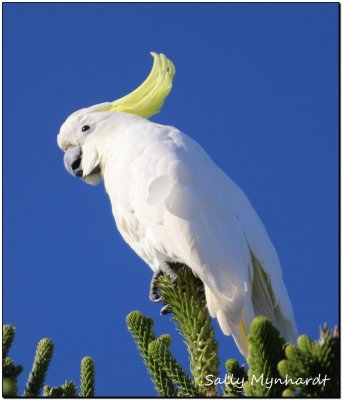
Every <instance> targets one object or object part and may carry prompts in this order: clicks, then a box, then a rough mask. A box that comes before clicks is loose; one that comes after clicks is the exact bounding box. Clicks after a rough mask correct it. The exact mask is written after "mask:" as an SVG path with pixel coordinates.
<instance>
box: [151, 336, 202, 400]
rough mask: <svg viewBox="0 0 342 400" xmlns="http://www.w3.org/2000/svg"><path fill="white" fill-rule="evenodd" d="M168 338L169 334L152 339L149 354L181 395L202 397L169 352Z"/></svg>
mask: <svg viewBox="0 0 342 400" xmlns="http://www.w3.org/2000/svg"><path fill="white" fill-rule="evenodd" d="M170 340H171V338H170V336H169V335H163V336H161V337H160V338H159V339H156V340H153V341H152V342H151V343H150V344H149V346H148V352H149V354H150V356H151V357H152V358H153V359H154V360H155V361H156V363H158V364H159V365H161V366H162V368H163V370H164V371H165V372H166V373H167V376H168V377H169V378H170V379H171V380H172V382H173V383H174V384H175V385H176V386H178V388H179V391H180V393H181V394H182V397H183V396H185V397H203V394H202V393H201V392H200V390H199V389H197V388H196V386H195V385H194V384H193V383H192V381H191V379H190V378H189V377H188V375H187V374H186V373H185V372H184V370H183V368H182V367H181V366H180V365H179V364H178V363H177V361H176V359H175V358H174V357H173V356H172V354H171V353H170V350H169V345H170Z"/></svg>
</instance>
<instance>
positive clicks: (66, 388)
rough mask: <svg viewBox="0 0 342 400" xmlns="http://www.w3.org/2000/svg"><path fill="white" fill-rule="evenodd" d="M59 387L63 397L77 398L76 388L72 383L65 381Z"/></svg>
mask: <svg viewBox="0 0 342 400" xmlns="http://www.w3.org/2000/svg"><path fill="white" fill-rule="evenodd" d="M61 387H62V389H63V396H64V397H77V386H76V384H75V383H74V382H73V381H65V382H64V383H63V385H62V386H61Z"/></svg>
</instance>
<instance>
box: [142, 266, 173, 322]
mask: <svg viewBox="0 0 342 400" xmlns="http://www.w3.org/2000/svg"><path fill="white" fill-rule="evenodd" d="M170 264H171V263H170V262H163V263H161V264H160V265H159V268H158V269H157V271H155V272H154V274H153V277H152V280H151V286H150V295H149V297H150V300H151V301H153V302H155V303H158V302H160V301H162V299H163V297H162V296H161V295H160V293H159V291H158V285H157V282H158V278H159V277H160V276H162V275H167V276H168V277H169V278H170V280H171V283H172V285H175V284H176V282H177V280H178V275H177V274H176V273H175V271H174V269H173V268H172V267H171V265H170ZM169 312H170V310H168V305H166V306H164V307H163V308H162V309H161V311H160V314H161V315H165V314H168V313H169Z"/></svg>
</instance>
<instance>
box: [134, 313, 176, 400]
mask: <svg viewBox="0 0 342 400" xmlns="http://www.w3.org/2000/svg"><path fill="white" fill-rule="evenodd" d="M126 323H127V328H128V330H129V332H131V334H132V336H133V339H134V340H135V342H136V344H137V347H138V350H139V352H140V354H141V356H142V358H143V360H144V363H145V365H146V367H147V370H148V372H149V374H150V376H151V379H152V382H153V384H154V387H155V389H156V391H157V392H158V393H159V394H160V395H161V396H163V397H176V396H177V392H176V390H175V388H174V385H173V383H172V381H171V380H170V379H169V378H168V376H167V375H166V373H165V371H164V370H163V369H162V368H161V366H160V364H159V363H157V362H156V361H155V360H154V359H153V358H152V357H151V356H150V355H149V352H148V346H149V344H150V343H151V342H152V341H153V340H155V339H156V336H155V334H154V332H153V320H152V319H151V318H147V317H145V316H144V315H143V314H142V313H141V312H140V311H132V312H131V313H129V314H128V315H127V318H126Z"/></svg>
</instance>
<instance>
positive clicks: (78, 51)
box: [3, 3, 338, 396]
mask: <svg viewBox="0 0 342 400" xmlns="http://www.w3.org/2000/svg"><path fill="white" fill-rule="evenodd" d="M337 24H338V4H337V3H335V4H293V3H292V4H291V3H288V4H229V3H228V4H197V5H196V4H39V3H38V4H4V43H3V46H4V47H3V48H4V135H3V146H4V147H3V148H4V175H3V178H4V181H3V182H4V220H3V221H4V222H3V224H4V231H3V232H4V257H3V260H4V272H3V282H4V295H3V311H4V322H5V323H11V324H13V325H14V326H15V327H16V328H17V336H16V339H15V342H14V345H13V348H12V351H11V355H12V356H13V358H14V359H15V361H16V362H17V363H22V364H23V365H24V366H25V371H24V372H23V374H22V377H21V379H20V381H19V383H20V388H21V390H23V384H24V380H25V379H26V377H27V374H28V372H29V369H30V367H31V363H32V360H33V356H34V352H35V347H36V344H37V342H38V340H39V339H40V338H42V337H50V338H51V339H52V340H53V341H54V343H55V354H54V358H53V361H52V365H51V368H50V371H49V374H48V376H47V383H48V384H49V385H60V384H62V383H63V382H64V381H65V380H66V379H73V380H75V381H76V382H77V383H78V382H79V378H78V376H79V363H80V360H81V358H82V357H83V356H85V355H90V356H92V357H93V358H94V360H95V364H96V374H97V395H102V396H124V395H126V396H134V395H135V396H138V395H145V396H149V395H150V396H152V395H154V393H155V392H154V389H153V386H152V384H151V383H150V380H149V377H148V375H147V373H146V371H145V367H144V365H143V363H142V361H141V359H140V357H139V355H138V353H137V350H136V348H135V345H134V343H133V341H132V339H131V337H130V335H129V333H128V332H127V329H126V326H125V317H126V315H127V314H128V313H129V312H130V311H132V310H135V309H139V310H141V311H143V312H144V313H145V314H146V315H148V316H151V317H153V318H155V321H156V323H155V328H156V331H157V333H158V334H161V333H171V334H172V336H173V337H174V342H173V350H174V352H175V353H176V355H177V357H178V358H179V360H180V361H181V362H182V363H183V365H184V366H185V367H187V356H186V353H185V348H184V345H183V344H182V339H181V338H180V336H179V335H178V334H177V333H176V332H175V330H174V327H173V325H172V323H171V322H170V321H169V317H167V316H166V317H163V318H162V317H160V316H159V309H160V307H159V305H155V304H152V303H150V301H149V300H148V288H149V282H150V279H151V271H150V269H149V268H148V267H147V265H145V264H144V262H143V261H141V260H140V259H139V258H138V257H137V256H136V255H135V254H134V253H133V252H132V250H131V249H130V248H129V247H128V246H127V245H126V244H125V243H124V241H123V240H122V239H121V237H120V235H119V233H118V232H117V230H116V228H115V225H114V221H113V218H112V215H111V207H110V203H109V199H108V198H107V195H106V194H105V191H104V187H103V185H99V186H97V187H92V186H89V185H86V184H84V183H82V182H81V181H78V180H76V179H73V178H72V177H71V176H70V175H68V174H67V172H66V171H65V170H64V166H63V154H62V152H61V151H60V150H59V149H58V147H57V144H56V135H57V133H58V131H59V127H60V125H61V124H62V123H63V121H64V120H65V119H66V117H67V116H68V115H69V114H70V113H72V112H73V111H75V110H77V109H79V108H82V107H86V106H90V105H92V104H96V103H100V102H104V101H109V100H114V99H116V98H118V97H121V96H123V95H124V94H126V93H128V92H129V91H131V90H132V89H134V88H135V87H136V86H137V85H138V84H140V83H141V82H142V80H143V79H144V78H145V77H146V75H147V74H148V73H149V71H150V68H151V65H152V58H151V57H150V55H149V52H150V51H152V50H153V51H157V52H164V53H165V54H166V55H167V56H168V57H169V58H171V59H172V60H173V61H174V63H175V65H176V71H177V72H176V77H175V81H174V87H173V91H172V93H171V95H170V96H169V98H168V99H167V101H166V103H165V105H164V108H163V110H162V112H161V113H160V114H159V115H157V116H155V117H153V120H154V121H157V122H160V123H165V124H170V125H174V126H177V127H178V128H179V129H181V130H183V131H184V132H186V133H188V134H189V135H190V136H192V137H193V138H195V139H196V140H197V141H198V142H199V143H201V145H202V146H203V147H204V148H205V149H206V150H207V152H208V153H209V154H210V156H211V157H212V158H213V159H214V160H215V162H216V163H217V164H218V165H219V166H220V167H221V168H222V169H223V170H224V171H225V172H226V173H227V174H229V176H230V177H231V178H232V179H233V180H235V182H237V183H238V184H239V186H240V187H241V188H242V189H243V190H244V191H245V192H246V193H247V195H248V197H249V198H250V200H251V202H252V203H253V205H254V207H255V208H256V210H257V211H258V213H259V215H260V217H261V218H262V220H263V222H264V224H265V225H266V228H267V230H268V232H269V234H270V236H271V238H272V241H273V243H274V245H275V247H276V249H277V251H278V253H279V257H280V260H281V263H282V268H283V271H284V279H285V282H286V285H287V287H288V291H289V294H290V297H291V299H292V303H293V307H294V312H295V316H296V320H297V324H298V328H299V331H300V332H301V333H307V334H309V335H311V336H312V337H314V338H316V337H317V335H318V327H319V325H320V324H322V323H324V322H325V321H326V322H328V323H329V325H330V326H333V325H335V324H336V323H337V322H338V54H337V50H338V43H337V38H338V25H337ZM214 325H215V328H216V333H217V338H218V340H219V341H220V355H221V359H222V365H223V364H224V361H225V360H226V359H227V358H230V357H238V358H239V359H240V360H242V359H241V357H240V355H239V354H238V352H237V350H236V348H235V345H234V343H233V341H232V340H231V339H230V338H227V337H224V336H223V335H222V334H221V333H220V330H219V328H218V326H217V323H216V321H215V322H214ZM222 375H224V371H223V369H222Z"/></svg>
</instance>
